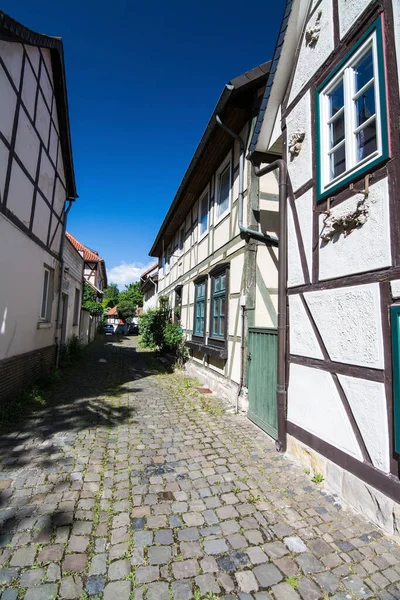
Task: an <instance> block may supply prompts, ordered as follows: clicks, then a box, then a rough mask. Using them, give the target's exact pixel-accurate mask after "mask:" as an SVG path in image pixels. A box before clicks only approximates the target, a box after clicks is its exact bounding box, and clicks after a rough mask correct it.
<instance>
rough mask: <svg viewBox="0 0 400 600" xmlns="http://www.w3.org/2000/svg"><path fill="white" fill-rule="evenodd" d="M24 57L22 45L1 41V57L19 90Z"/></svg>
mask: <svg viewBox="0 0 400 600" xmlns="http://www.w3.org/2000/svg"><path fill="white" fill-rule="evenodd" d="M22 55H23V48H22V44H17V43H15V42H5V41H0V56H1V58H2V60H3V61H4V64H5V65H6V68H7V71H8V72H9V73H10V75H11V77H12V80H13V82H14V83H15V86H16V87H17V88H18V87H19V83H20V78H21V65H22ZM2 107H3V105H2Z"/></svg>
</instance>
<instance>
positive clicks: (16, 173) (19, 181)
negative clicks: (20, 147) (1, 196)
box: [7, 160, 33, 227]
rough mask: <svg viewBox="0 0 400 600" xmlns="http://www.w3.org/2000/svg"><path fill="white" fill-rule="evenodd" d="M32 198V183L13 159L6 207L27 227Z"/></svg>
mask: <svg viewBox="0 0 400 600" xmlns="http://www.w3.org/2000/svg"><path fill="white" fill-rule="evenodd" d="M32 200H33V185H32V183H31V182H30V181H29V179H28V177H27V176H26V175H25V173H24V172H23V171H22V169H21V167H20V166H19V165H18V163H17V162H16V161H15V160H13V163H12V167H11V179H10V187H9V190H8V197H7V208H8V209H9V210H10V211H11V212H12V213H13V214H14V215H15V216H16V217H18V219H19V220H20V221H22V223H23V224H24V225H26V227H29V223H30V219H31V209H32Z"/></svg>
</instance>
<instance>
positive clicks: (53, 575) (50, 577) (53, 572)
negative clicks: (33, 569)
mask: <svg viewBox="0 0 400 600" xmlns="http://www.w3.org/2000/svg"><path fill="white" fill-rule="evenodd" d="M46 577H47V581H48V582H49V583H51V582H53V581H58V580H59V579H61V569H60V567H59V566H58V565H56V564H55V563H51V564H50V565H49V566H48V567H47V573H46Z"/></svg>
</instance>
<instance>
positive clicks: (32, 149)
mask: <svg viewBox="0 0 400 600" xmlns="http://www.w3.org/2000/svg"><path fill="white" fill-rule="evenodd" d="M39 146H40V142H39V138H38V136H37V134H36V132H35V130H34V129H33V127H32V125H31V123H30V122H29V119H28V117H27V114H26V112H25V111H24V109H23V108H21V109H20V111H19V119H18V129H17V138H16V141H15V152H16V153H17V155H18V158H19V159H20V160H21V161H22V163H23V165H24V167H25V169H26V170H27V171H28V173H29V174H30V176H31V177H32V179H35V176H36V169H37V162H38V156H39Z"/></svg>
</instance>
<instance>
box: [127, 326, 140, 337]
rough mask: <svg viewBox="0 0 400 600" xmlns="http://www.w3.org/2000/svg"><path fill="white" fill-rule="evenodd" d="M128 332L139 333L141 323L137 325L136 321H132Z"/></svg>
mask: <svg viewBox="0 0 400 600" xmlns="http://www.w3.org/2000/svg"><path fill="white" fill-rule="evenodd" d="M128 333H129V334H130V335H138V333H139V325H137V324H136V323H131V324H130V325H129V329H128Z"/></svg>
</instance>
